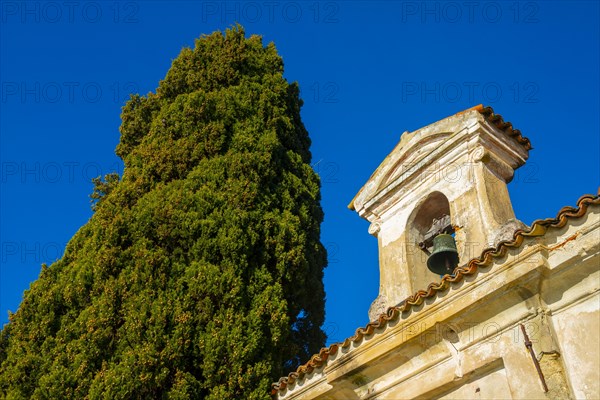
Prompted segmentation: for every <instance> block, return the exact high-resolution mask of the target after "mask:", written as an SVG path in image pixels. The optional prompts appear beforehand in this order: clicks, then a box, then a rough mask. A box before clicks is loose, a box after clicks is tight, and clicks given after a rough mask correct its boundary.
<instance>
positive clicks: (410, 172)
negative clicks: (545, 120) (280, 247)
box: [349, 105, 531, 319]
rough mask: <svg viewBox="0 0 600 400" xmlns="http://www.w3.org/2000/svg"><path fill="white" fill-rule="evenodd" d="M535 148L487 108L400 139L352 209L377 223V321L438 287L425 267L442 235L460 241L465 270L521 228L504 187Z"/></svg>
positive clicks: (371, 229) (373, 228)
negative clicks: (387, 311) (421, 292)
mask: <svg viewBox="0 0 600 400" xmlns="http://www.w3.org/2000/svg"><path fill="white" fill-rule="evenodd" d="M530 149H531V144H530V142H529V140H528V139H527V138H524V137H523V136H521V133H520V132H519V131H518V130H516V129H513V127H512V124H510V123H508V122H504V121H503V119H502V117H501V116H500V115H497V114H495V113H494V111H493V110H492V109H491V108H490V107H484V106H482V105H479V106H476V107H473V108H470V109H468V110H465V111H462V112H460V113H458V114H455V115H453V116H450V117H448V118H445V119H443V120H441V121H438V122H436V123H433V124H431V125H428V126H426V127H424V128H421V129H419V130H416V131H414V132H405V133H403V134H402V137H401V138H400V142H399V143H398V145H396V147H395V148H394V150H393V151H392V152H391V153H390V154H389V155H388V156H387V157H386V158H385V160H384V161H383V162H382V163H381V165H380V166H379V167H378V168H377V170H376V171H375V172H374V173H373V175H372V176H371V178H369V180H368V181H367V183H366V184H365V185H364V186H363V187H362V189H360V191H359V192H358V194H357V195H356V196H355V198H354V199H353V200H352V202H351V203H350V206H349V207H350V208H351V209H353V210H355V211H357V212H358V214H359V215H360V216H361V217H363V218H365V219H367V220H368V221H369V222H371V225H370V227H369V233H371V234H373V235H375V236H376V237H377V240H378V247H379V265H380V285H379V296H378V298H377V299H376V300H375V302H374V303H373V305H372V306H371V310H370V312H369V314H370V318H371V319H373V318H374V316H376V315H378V314H380V313H381V312H384V311H385V309H386V308H387V307H390V306H394V305H397V304H398V303H400V302H401V301H402V300H404V299H405V298H407V297H408V296H409V295H411V294H413V293H415V292H416V291H418V290H425V289H427V285H428V284H429V283H431V282H435V281H439V279H440V276H439V275H436V274H435V273H433V272H431V271H430V270H429V269H428V268H427V258H428V253H427V252H428V248H429V249H430V246H431V243H432V239H433V238H434V237H435V236H436V235H437V234H439V233H449V234H452V235H453V236H454V238H455V241H456V245H457V250H458V257H459V262H458V265H459V266H461V265H464V264H465V263H466V262H467V261H469V260H470V259H471V258H473V257H475V256H478V255H479V254H481V252H482V251H483V250H484V249H485V248H488V247H491V246H494V245H495V244H496V243H497V242H499V241H500V240H502V239H505V238H508V237H510V236H512V233H513V232H514V230H515V229H517V228H519V227H522V226H523V225H522V223H520V222H519V221H517V220H516V219H515V215H514V211H513V208H512V205H511V202H510V197H509V194H508V189H507V186H506V184H507V183H508V182H510V181H511V179H512V177H513V174H514V171H515V170H516V169H517V168H519V167H520V166H522V165H523V164H524V163H525V161H526V160H527V157H528V154H529V150H530ZM507 235H508V236H507Z"/></svg>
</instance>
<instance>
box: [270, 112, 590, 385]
mask: <svg viewBox="0 0 600 400" xmlns="http://www.w3.org/2000/svg"><path fill="white" fill-rule="evenodd" d="M487 108H489V107H487ZM491 115H493V111H492V114H491ZM497 117H499V118H497V119H496V120H497V121H499V122H498V123H503V122H501V121H502V117H500V116H497ZM519 135H520V134H519ZM523 140H527V139H525V138H523ZM527 143H529V141H527ZM590 205H600V188H599V190H598V194H597V195H591V194H587V195H584V196H582V197H580V198H579V200H577V206H576V207H570V206H567V207H563V208H562V209H561V210H560V211H559V212H558V214H557V216H556V217H555V218H547V219H543V220H536V221H534V222H533V223H532V224H531V227H530V228H529V229H527V230H522V229H518V230H517V231H515V233H514V235H513V240H510V241H502V242H500V243H499V244H498V246H496V247H494V248H488V249H485V250H483V252H482V254H481V255H480V256H479V257H478V258H473V259H471V260H470V261H469V262H468V263H467V264H466V265H465V266H463V267H458V268H456V269H455V270H454V276H451V275H444V277H443V278H442V279H441V281H440V282H433V283H430V284H429V286H427V289H426V290H419V291H418V292H416V293H415V294H413V295H412V296H409V297H408V298H407V299H405V300H404V301H402V302H401V303H400V304H399V305H397V306H394V307H390V308H388V309H387V312H385V313H383V314H381V315H380V316H379V318H378V319H377V320H376V321H372V322H369V323H368V324H367V325H366V326H365V327H364V328H358V329H357V330H356V332H355V334H354V336H351V337H349V338H347V339H346V340H344V341H343V342H339V343H335V344H332V345H330V346H329V347H324V348H322V349H321V350H320V351H319V353H318V354H315V355H313V356H312V357H311V359H310V360H309V361H308V362H307V363H305V364H303V365H301V366H299V367H298V368H297V369H296V371H295V372H291V373H290V374H289V375H288V376H287V377H283V378H281V379H279V381H278V382H275V383H273V384H272V390H271V395H272V396H276V395H277V393H278V392H279V391H283V390H284V389H285V388H286V387H287V386H288V385H289V384H292V383H294V382H295V381H297V380H298V379H302V378H303V377H304V376H305V375H306V374H310V373H311V372H312V371H313V370H314V369H315V368H319V367H321V366H323V365H324V364H325V363H326V361H327V359H328V358H329V356H330V355H334V354H336V353H337V351H338V350H339V349H340V348H347V347H349V346H350V345H351V344H352V343H355V342H359V341H360V340H361V339H362V338H363V337H364V336H366V335H371V334H373V332H374V331H375V329H377V328H383V327H385V326H386V325H387V323H388V322H390V321H394V320H396V319H397V318H398V317H399V316H400V315H401V314H402V313H403V312H406V311H408V310H409V309H410V308H411V307H413V306H416V305H420V304H421V303H423V301H424V300H425V299H426V298H429V297H433V296H435V295H436V293H437V292H441V291H444V290H446V289H448V288H449V287H450V286H452V284H455V283H458V282H460V281H462V280H463V278H464V277H465V276H468V275H473V274H475V273H476V272H477V269H478V268H479V267H484V266H488V265H490V264H491V262H492V260H493V258H498V257H503V256H504V255H506V252H507V251H508V249H509V248H518V247H520V246H521V245H522V244H523V241H524V239H525V238H527V237H537V236H544V235H545V234H546V232H547V231H548V229H558V228H562V227H563V226H565V225H566V224H567V222H568V221H569V220H571V219H577V218H581V217H582V216H583V215H585V213H586V212H587V209H588V207H589V206H590Z"/></svg>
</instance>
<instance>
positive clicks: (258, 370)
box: [0, 27, 326, 400]
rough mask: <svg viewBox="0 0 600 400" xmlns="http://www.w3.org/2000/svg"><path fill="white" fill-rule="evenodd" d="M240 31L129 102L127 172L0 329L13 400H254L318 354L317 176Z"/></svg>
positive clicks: (103, 192) (263, 54)
mask: <svg viewBox="0 0 600 400" xmlns="http://www.w3.org/2000/svg"><path fill="white" fill-rule="evenodd" d="M282 73H283V63H282V60H281V58H280V57H279V56H278V54H277V52H276V50H275V47H274V46H273V45H272V44H270V45H268V46H266V47H265V46H263V44H262V41H261V38H260V37H257V36H252V37H250V38H246V37H245V34H244V31H243V29H241V28H240V27H236V28H233V29H231V30H228V31H227V32H226V33H225V34H222V33H219V32H217V33H214V34H211V35H209V36H203V37H201V38H200V39H198V40H197V41H196V46H195V48H194V49H189V48H185V49H183V50H182V52H181V54H180V55H179V56H178V57H177V58H176V59H175V60H174V61H173V64H172V66H171V68H170V70H169V71H168V73H167V75H166V77H165V79H164V80H162V81H161V82H160V85H159V87H158V89H157V91H156V93H149V94H148V95H147V96H146V97H143V96H133V97H132V98H131V99H130V100H129V101H128V102H127V104H126V105H125V106H124V107H123V112H122V125H121V128H120V130H121V141H120V143H119V145H118V147H117V154H118V155H119V156H120V157H121V158H123V160H124V163H125V169H124V172H123V176H122V177H119V176H116V175H109V176H107V177H105V178H104V179H103V180H100V179H98V180H96V181H95V184H96V188H95V190H94V193H93V194H92V198H93V199H94V202H95V203H94V210H95V213H94V215H93V217H92V218H91V219H90V221H89V222H88V223H87V224H86V225H84V226H83V227H82V228H81V229H80V230H79V231H78V232H77V233H76V234H75V236H74V237H73V238H72V239H71V240H70V242H69V243H68V245H67V248H66V250H65V254H64V256H63V257H62V259H60V260H59V261H57V262H56V263H54V264H53V265H51V266H50V267H46V266H42V271H41V274H40V277H39V279H38V280H37V281H35V282H34V283H33V284H32V285H31V287H30V289H29V290H28V291H26V292H25V296H24V300H23V302H22V304H21V306H20V308H19V310H18V312H16V313H15V314H13V315H11V316H10V323H9V324H7V325H6V327H5V328H4V329H3V330H2V331H1V333H0V362H1V367H0V395H1V396H2V397H4V398H10V399H29V398H33V399H62V398H78V399H79V398H90V399H98V398H104V399H124V398H142V399H150V398H167V399H187V398H206V399H215V400H223V399H258V398H269V386H270V383H271V382H272V381H273V379H275V378H277V377H279V376H281V375H282V374H283V373H285V372H286V370H289V369H290V368H293V367H295V366H296V365H297V363H298V361H299V360H302V361H305V359H307V358H308V357H309V355H310V354H312V353H313V352H316V351H318V349H319V347H320V346H322V345H323V342H324V339H325V337H324V333H323V331H322V330H321V328H320V326H321V324H322V322H323V319H324V292H323V284H322V276H323V268H324V267H325V263H326V255H325V250H324V248H323V246H322V245H321V243H320V238H319V235H320V223H321V221H322V219H323V213H322V210H321V207H320V205H319V200H320V189H319V179H318V176H317V175H316V174H315V172H314V171H313V170H312V168H311V167H310V158H311V155H310V151H309V145H310V140H309V138H308V134H307V132H306V130H305V128H304V126H303V124H302V122H301V120H300V106H301V100H300V99H299V90H298V87H297V85H296V84H289V83H288V82H287V81H286V80H285V79H284V78H283V75H282Z"/></svg>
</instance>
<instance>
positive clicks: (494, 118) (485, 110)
mask: <svg viewBox="0 0 600 400" xmlns="http://www.w3.org/2000/svg"><path fill="white" fill-rule="evenodd" d="M473 108H474V109H475V110H477V111H479V112H480V113H481V115H483V117H484V118H485V119H486V120H487V121H488V122H490V123H491V124H493V125H494V126H495V127H496V128H498V129H500V130H501V131H502V132H504V133H505V134H506V135H507V136H509V137H512V138H513V139H515V140H516V141H517V142H518V143H519V144H521V145H522V146H523V147H524V148H525V150H528V151H529V150H531V149H533V147H531V142H530V141H529V139H528V138H526V137H524V136H523V135H522V134H521V131H520V130H518V129H514V128H513V125H512V123H510V122H508V121H506V122H505V121H504V118H502V115H500V114H496V113H494V109H493V108H492V107H490V106H484V105H483V104H479V105H477V106H475V107H473Z"/></svg>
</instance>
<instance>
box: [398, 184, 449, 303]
mask: <svg viewBox="0 0 600 400" xmlns="http://www.w3.org/2000/svg"><path fill="white" fill-rule="evenodd" d="M452 226H453V225H452V216H451V215H450V202H449V201H448V198H447V197H446V196H445V195H444V194H443V193H441V192H437V191H436V192H432V193H430V194H429V195H427V196H426V197H425V198H424V199H422V200H421V201H420V202H419V203H417V206H416V207H415V209H414V210H413V212H412V213H411V215H410V217H409V218H408V221H407V226H406V232H407V233H408V235H407V238H408V240H407V243H406V249H407V251H406V254H407V264H408V271H409V274H410V283H411V289H412V292H413V293H414V292H416V291H417V290H421V289H423V290H424V289H426V288H427V285H429V284H430V283H431V282H434V281H436V280H438V279H439V275H437V274H435V273H433V272H431V271H430V270H429V269H428V268H427V258H428V254H427V251H431V246H432V245H433V237H434V236H435V233H436V232H444V233H449V234H454V229H453V228H452Z"/></svg>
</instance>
